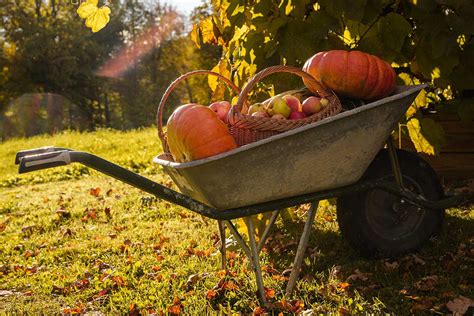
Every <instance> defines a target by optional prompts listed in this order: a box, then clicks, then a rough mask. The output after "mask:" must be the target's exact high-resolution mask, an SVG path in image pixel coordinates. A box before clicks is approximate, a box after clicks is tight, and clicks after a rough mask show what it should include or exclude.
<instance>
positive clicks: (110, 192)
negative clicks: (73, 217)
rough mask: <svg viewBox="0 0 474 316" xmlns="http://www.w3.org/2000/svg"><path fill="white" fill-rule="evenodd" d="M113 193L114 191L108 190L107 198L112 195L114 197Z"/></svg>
mask: <svg viewBox="0 0 474 316" xmlns="http://www.w3.org/2000/svg"><path fill="white" fill-rule="evenodd" d="M112 192H113V190H112V189H108V190H107V192H106V193H105V194H106V195H107V196H111V195H112Z"/></svg>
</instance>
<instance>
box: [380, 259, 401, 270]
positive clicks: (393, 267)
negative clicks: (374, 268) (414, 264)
mask: <svg viewBox="0 0 474 316" xmlns="http://www.w3.org/2000/svg"><path fill="white" fill-rule="evenodd" d="M399 266H400V264H399V263H398V262H397V261H394V262H388V261H385V262H384V263H383V267H384V270H385V271H393V270H396V269H398V267H399Z"/></svg>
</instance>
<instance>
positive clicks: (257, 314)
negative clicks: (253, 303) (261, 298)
mask: <svg viewBox="0 0 474 316" xmlns="http://www.w3.org/2000/svg"><path fill="white" fill-rule="evenodd" d="M265 313H266V310H265V309H264V308H263V307H260V306H257V307H255V309H254V310H253V312H252V316H261V315H265Z"/></svg>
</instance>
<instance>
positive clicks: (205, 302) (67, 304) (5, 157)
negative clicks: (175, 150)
mask: <svg viewBox="0 0 474 316" xmlns="http://www.w3.org/2000/svg"><path fill="white" fill-rule="evenodd" d="M44 145H56V146H62V147H70V148H74V149H77V150H84V151H90V152H93V153H95V154H97V155H99V156H102V157H104V158H106V159H109V160H111V161H113V162H116V163H119V164H121V165H123V166H124V167H126V168H129V169H132V170H134V171H136V172H139V173H141V174H143V175H146V176H147V177H150V178H151V179H153V180H155V181H158V182H161V183H163V184H165V185H168V186H173V184H172V183H171V181H170V180H169V178H168V177H167V176H165V175H164V174H163V173H162V172H161V171H160V169H159V168H158V167H157V166H155V165H153V164H152V163H151V159H152V158H153V156H154V155H156V154H158V153H160V150H161V149H160V144H159V141H158V138H157V136H156V130H155V129H153V128H150V129H141V130H135V131H130V132H118V131H110V130H100V131H97V132H93V133H86V134H80V133H75V132H68V133H64V134H60V135H56V136H53V137H51V136H41V137H34V138H30V139H18V140H11V141H7V142H5V143H3V144H0V314H4V313H7V314H10V313H12V314H21V313H26V314H59V313H64V314H75V313H90V314H91V315H92V314H93V315H102V314H124V313H131V314H132V315H137V314H138V313H141V314H145V315H146V314H153V313H156V314H160V312H163V313H164V314H166V313H168V314H176V313H182V314H191V315H197V314H199V315H200V314H212V313H219V312H220V313H225V314H227V313H229V314H233V313H243V314H251V313H252V312H254V313H256V314H258V313H260V312H262V310H261V309H259V303H258V300H257V297H256V295H255V293H256V286H255V283H254V275H253V272H252V270H251V268H250V267H249V262H248V261H247V259H246V258H245V256H244V254H243V253H241V252H240V251H239V250H238V249H237V248H235V247H234V246H230V248H229V251H228V261H229V263H228V271H222V270H221V268H220V258H219V254H218V250H217V249H218V248H217V242H218V231H217V225H216V223H215V222H214V221H212V220H208V219H204V218H202V217H201V216H199V215H196V214H194V213H192V212H190V211H187V210H186V209H184V208H181V207H177V206H175V205H172V204H170V203H168V202H166V201H163V200H160V199H157V198H155V197H153V196H150V195H148V194H145V193H143V192H141V191H139V190H137V189H134V188H132V187H130V186H127V185H125V184H123V183H121V182H119V181H116V180H114V179H112V178H109V177H107V176H104V175H101V174H99V173H97V172H95V171H92V170H89V169H87V168H86V167H83V166H82V165H71V166H67V167H61V168H56V169H50V170H46V171H42V172H35V173H31V174H25V175H18V174H17V171H16V166H14V165H13V161H14V154H15V152H16V151H18V150H21V149H28V148H34V147H41V146H44ZM306 209H307V208H306V207H304V206H303V207H300V208H298V209H296V210H295V211H294V212H293V214H294V215H295V216H293V217H292V218H289V217H288V216H287V217H284V218H283V219H281V218H280V219H279V220H278V222H277V227H276V229H275V230H274V233H273V235H272V237H271V239H270V240H269V241H268V243H267V247H266V248H265V249H264V250H263V252H262V265H263V270H264V283H265V286H266V287H267V296H268V298H269V301H270V302H271V304H272V305H273V307H274V311H275V313H276V314H278V313H279V312H282V313H283V314H293V313H298V312H301V311H308V310H312V311H313V312H314V313H315V314H320V313H321V314H328V313H335V314H336V313H337V314H343V315H346V314H366V313H374V314H381V313H393V314H396V315H406V314H410V313H420V314H423V313H426V314H433V313H434V314H444V313H450V309H451V310H453V309H455V308H461V307H462V306H466V304H468V303H466V302H467V299H466V298H469V299H474V269H473V267H474V265H473V262H474V212H473V209H472V208H463V209H450V210H448V211H447V215H446V221H445V226H444V229H443V232H442V234H441V235H440V236H438V237H437V238H434V239H433V240H431V241H430V242H429V243H428V244H427V245H426V246H425V247H424V248H422V249H421V250H420V251H419V252H418V253H416V254H410V255H407V256H404V257H402V258H398V259H392V260H367V259H363V258H362V257H360V256H359V255H358V254H357V253H355V252H354V251H353V250H352V249H351V248H350V247H349V246H348V244H347V243H346V242H345V241H344V240H343V239H342V238H341V236H340V233H339V231H338V225H337V221H336V215H335V209H334V207H333V206H330V205H328V204H324V205H321V206H320V207H319V210H318V213H317V219H316V221H317V223H316V224H315V227H314V229H313V233H312V235H311V239H310V247H309V248H308V249H307V255H306V258H305V261H304V264H303V271H302V273H301V277H300V280H299V282H298V284H297V290H296V291H295V293H294V294H293V295H292V296H291V297H284V295H283V294H284V289H285V285H286V281H287V274H286V271H285V270H286V269H288V268H290V266H291V260H292V258H293V256H294V253H295V251H296V242H295V240H297V239H296V238H297V237H299V235H300V233H301V231H302V228H303V224H304V222H303V221H304V215H305V212H306ZM289 223H291V224H289ZM463 297H464V298H463ZM463 302H464V303H463ZM458 310H461V311H462V309H458ZM473 312H474V308H473V307H471V309H469V310H468V311H467V313H468V314H472V313H473Z"/></svg>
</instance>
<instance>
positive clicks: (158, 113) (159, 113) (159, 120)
mask: <svg viewBox="0 0 474 316" xmlns="http://www.w3.org/2000/svg"><path fill="white" fill-rule="evenodd" d="M194 75H211V76H216V77H218V78H219V79H221V80H222V81H224V82H225V83H226V84H227V85H228V86H229V87H231V88H232V90H234V92H235V93H237V94H240V89H239V88H238V87H237V86H236V85H235V84H234V83H233V82H232V81H230V80H229V79H227V78H226V77H224V76H223V75H221V74H219V73H217V72H213V71H210V70H195V71H191V72H188V73H185V74H184V75H181V76H179V77H178V78H176V79H175V80H174V81H173V82H172V83H171V84H170V85H169V86H168V88H167V89H166V91H165V93H164V94H163V97H161V101H160V104H159V105H158V110H157V111H156V125H157V126H158V137H160V140H161V143H162V144H163V146H164V147H166V135H165V133H164V132H163V110H164V107H165V104H166V101H167V100H168V97H169V96H170V94H171V92H173V90H174V88H175V87H176V86H177V85H178V83H180V82H181V81H183V80H184V79H186V78H188V77H191V76H194Z"/></svg>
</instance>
